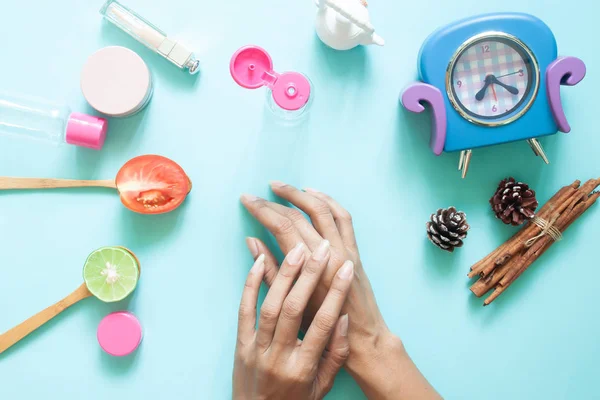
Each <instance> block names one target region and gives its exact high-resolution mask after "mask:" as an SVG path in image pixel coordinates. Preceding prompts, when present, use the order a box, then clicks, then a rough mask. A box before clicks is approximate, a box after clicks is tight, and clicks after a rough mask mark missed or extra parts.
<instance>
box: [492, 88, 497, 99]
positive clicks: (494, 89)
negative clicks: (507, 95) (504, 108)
mask: <svg viewBox="0 0 600 400" xmlns="http://www.w3.org/2000/svg"><path fill="white" fill-rule="evenodd" d="M492 93H493V94H494V101H495V102H498V96H496V88H495V87H494V84H492Z"/></svg>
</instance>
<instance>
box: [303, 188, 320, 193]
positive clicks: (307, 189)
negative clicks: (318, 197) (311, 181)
mask: <svg viewBox="0 0 600 400" xmlns="http://www.w3.org/2000/svg"><path fill="white" fill-rule="evenodd" d="M304 191H305V192H310V193H321V192H319V191H318V190H317V189H311V188H304Z"/></svg>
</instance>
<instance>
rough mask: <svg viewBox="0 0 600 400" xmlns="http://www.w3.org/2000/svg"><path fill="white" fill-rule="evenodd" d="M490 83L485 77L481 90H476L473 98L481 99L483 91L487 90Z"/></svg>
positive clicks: (483, 94)
mask: <svg viewBox="0 0 600 400" xmlns="http://www.w3.org/2000/svg"><path fill="white" fill-rule="evenodd" d="M491 84H492V82H491V81H490V80H489V79H488V78H487V77H486V78H485V85H483V87H482V88H481V90H480V91H479V92H477V94H475V99H476V100H477V101H481V100H483V98H484V97H485V92H486V91H487V88H488V86H490V85H491Z"/></svg>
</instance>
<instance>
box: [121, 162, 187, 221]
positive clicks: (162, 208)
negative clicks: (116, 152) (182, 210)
mask: <svg viewBox="0 0 600 400" xmlns="http://www.w3.org/2000/svg"><path fill="white" fill-rule="evenodd" d="M116 183H117V190H118V191H119V195H120V196H121V202H122V203H123V204H124V205H125V207H127V208H129V209H130V210H132V211H135V212H137V213H140V214H162V213H166V212H169V211H172V210H174V209H176V208H177V207H179V206H180V205H181V203H183V201H184V200H185V197H186V196H187V194H188V193H189V192H190V190H192V182H191V181H190V178H188V176H187V175H186V173H185V171H184V170H183V168H181V167H180V166H179V165H178V164H177V163H176V162H174V161H172V160H169V159H168V158H166V157H162V156H156V155H145V156H139V157H135V158H132V159H131V160H129V161H127V162H126V163H125V165H123V167H122V168H121V169H120V170H119V173H118V174H117V179H116Z"/></svg>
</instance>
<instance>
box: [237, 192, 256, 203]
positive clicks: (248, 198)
mask: <svg viewBox="0 0 600 400" xmlns="http://www.w3.org/2000/svg"><path fill="white" fill-rule="evenodd" d="M241 198H242V200H245V201H256V200H258V197H256V196H254V195H252V194H245V193H244V194H243V195H242V197H241Z"/></svg>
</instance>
